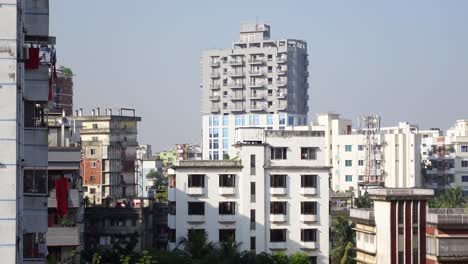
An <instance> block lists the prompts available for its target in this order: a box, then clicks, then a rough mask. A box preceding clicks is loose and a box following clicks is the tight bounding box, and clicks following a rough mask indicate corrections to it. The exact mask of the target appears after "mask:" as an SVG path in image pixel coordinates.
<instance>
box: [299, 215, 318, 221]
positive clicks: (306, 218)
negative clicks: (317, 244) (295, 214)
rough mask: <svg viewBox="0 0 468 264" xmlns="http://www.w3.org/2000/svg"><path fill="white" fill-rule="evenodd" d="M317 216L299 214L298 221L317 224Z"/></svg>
mask: <svg viewBox="0 0 468 264" xmlns="http://www.w3.org/2000/svg"><path fill="white" fill-rule="evenodd" d="M317 219H318V217H317V215H315V214H301V216H300V220H301V222H317Z"/></svg>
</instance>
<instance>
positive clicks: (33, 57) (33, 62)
mask: <svg viewBox="0 0 468 264" xmlns="http://www.w3.org/2000/svg"><path fill="white" fill-rule="evenodd" d="M24 68H26V69H28V70H29V69H38V68H39V48H29V59H28V60H27V61H26V63H25V64H24Z"/></svg>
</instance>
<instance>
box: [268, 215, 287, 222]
mask: <svg viewBox="0 0 468 264" xmlns="http://www.w3.org/2000/svg"><path fill="white" fill-rule="evenodd" d="M286 221H288V216H287V215H285V214H270V222H286Z"/></svg>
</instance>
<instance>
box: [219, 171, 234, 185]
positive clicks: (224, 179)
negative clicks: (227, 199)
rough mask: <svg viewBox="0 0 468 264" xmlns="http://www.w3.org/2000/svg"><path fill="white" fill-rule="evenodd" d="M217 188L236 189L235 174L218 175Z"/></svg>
mask: <svg viewBox="0 0 468 264" xmlns="http://www.w3.org/2000/svg"><path fill="white" fill-rule="evenodd" d="M219 187H236V175H235V174H220V175H219Z"/></svg>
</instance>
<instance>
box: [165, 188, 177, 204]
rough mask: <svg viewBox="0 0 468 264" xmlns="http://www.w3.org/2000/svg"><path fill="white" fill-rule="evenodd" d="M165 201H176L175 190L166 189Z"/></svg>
mask: <svg viewBox="0 0 468 264" xmlns="http://www.w3.org/2000/svg"><path fill="white" fill-rule="evenodd" d="M167 199H168V200H169V201H175V199H176V190H175V188H168V189H167Z"/></svg>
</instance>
